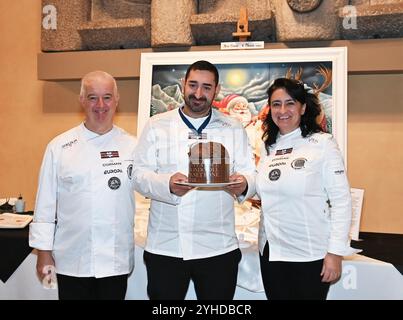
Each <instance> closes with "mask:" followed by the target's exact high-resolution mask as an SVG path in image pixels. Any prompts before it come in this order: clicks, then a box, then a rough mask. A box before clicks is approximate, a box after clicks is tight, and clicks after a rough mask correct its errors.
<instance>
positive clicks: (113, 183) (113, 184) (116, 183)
mask: <svg viewBox="0 0 403 320" xmlns="http://www.w3.org/2000/svg"><path fill="white" fill-rule="evenodd" d="M121 184H122V183H121V182H120V179H119V178H118V177H112V178H110V179H109V180H108V186H109V188H111V189H112V190H117V189H119V187H120V185H121Z"/></svg>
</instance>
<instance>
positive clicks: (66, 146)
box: [62, 139, 78, 149]
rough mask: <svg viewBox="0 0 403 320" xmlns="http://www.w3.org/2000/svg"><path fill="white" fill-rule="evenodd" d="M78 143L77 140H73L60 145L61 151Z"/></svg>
mask: <svg viewBox="0 0 403 320" xmlns="http://www.w3.org/2000/svg"><path fill="white" fill-rule="evenodd" d="M77 142H78V140H77V139H74V140H73V141H70V142H67V143H65V144H64V145H62V149H66V148H70V147H71V146H72V145H73V144H76V143H77Z"/></svg>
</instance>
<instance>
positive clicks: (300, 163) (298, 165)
mask: <svg viewBox="0 0 403 320" xmlns="http://www.w3.org/2000/svg"><path fill="white" fill-rule="evenodd" d="M307 161H308V160H306V159H305V158H297V159H295V160H294V161H293V162H291V167H293V168H294V169H296V170H299V169H303V168H305V162H307Z"/></svg>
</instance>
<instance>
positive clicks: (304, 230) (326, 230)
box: [256, 78, 351, 300]
mask: <svg viewBox="0 0 403 320" xmlns="http://www.w3.org/2000/svg"><path fill="white" fill-rule="evenodd" d="M268 103H269V105H270V111H269V113H268V116H267V118H266V120H265V122H264V128H265V130H264V134H263V141H264V143H263V144H262V149H261V160H260V162H259V165H258V174H257V180H256V185H257V190H258V194H259V196H260V198H261V201H262V218H261V223H260V230H259V251H260V265H261V273H262V278H263V283H264V287H265V292H266V296H267V297H268V299H322V300H324V299H326V296H327V292H328V290H329V285H330V283H332V282H334V281H337V280H338V279H339V277H340V275H341V268H342V257H343V255H347V254H351V251H350V247H349V238H348V234H349V229H350V224H351V196H350V187H349V183H348V180H347V176H346V172H345V168H344V164H343V158H342V155H341V153H340V151H339V149H338V146H337V143H336V141H335V140H334V139H333V137H332V136H331V135H330V134H328V133H324V132H322V130H321V128H320V126H319V125H318V124H317V122H316V117H317V116H318V115H319V113H320V106H319V102H318V99H317V97H316V96H315V95H313V94H311V93H308V90H306V89H305V88H304V84H303V83H302V82H301V81H298V80H293V79H286V78H280V79H276V80H275V81H274V82H273V84H272V85H271V86H270V87H269V89H268Z"/></svg>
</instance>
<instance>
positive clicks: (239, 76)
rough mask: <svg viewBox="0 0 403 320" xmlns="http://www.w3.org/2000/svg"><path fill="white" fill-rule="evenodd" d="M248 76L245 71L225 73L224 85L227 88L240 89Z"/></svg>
mask: <svg viewBox="0 0 403 320" xmlns="http://www.w3.org/2000/svg"><path fill="white" fill-rule="evenodd" d="M248 79H249V75H248V73H247V72H246V71H245V70H241V69H233V70H230V71H228V72H227V74H226V76H225V84H226V85H227V86H228V87H235V88H236V87H241V86H243V85H245V84H246V83H247V81H248Z"/></svg>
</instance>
